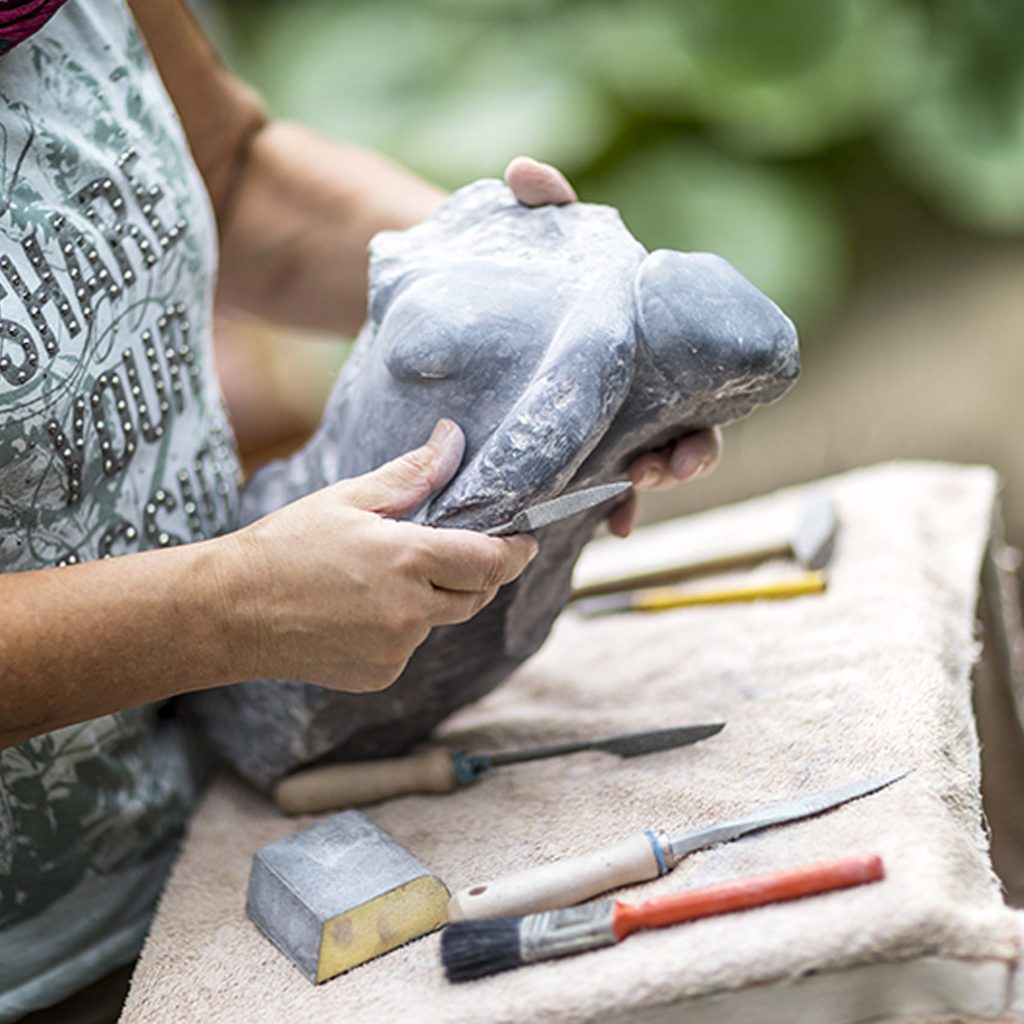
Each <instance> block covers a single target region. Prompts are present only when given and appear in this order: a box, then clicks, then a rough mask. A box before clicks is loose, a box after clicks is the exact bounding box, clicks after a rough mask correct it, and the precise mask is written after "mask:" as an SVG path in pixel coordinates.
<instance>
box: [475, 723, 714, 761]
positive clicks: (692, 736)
mask: <svg viewBox="0 0 1024 1024" xmlns="http://www.w3.org/2000/svg"><path fill="white" fill-rule="evenodd" d="M724 728H725V722H709V723H708V724H706V725H679V726H673V727H672V728H669V729H649V730H647V731H646V732H632V733H624V734H622V735H619V736H606V737H604V738H603V739H597V740H578V741H574V742H571V743H558V744H556V745H554V746H550V747H532V748H530V749H529V750H509V751H503V752H501V753H498V754H470V755H468V756H469V757H471V758H473V759H480V760H482V759H486V760H487V766H488V767H497V766H499V765H505V764H517V763H519V762H521V761H538V760H540V759H541V758H545V757H561V756H563V755H565V754H575V753H578V752H579V751H583V750H599V751H603V752H604V753H607V754H618V756H619V757H640V756H642V755H644V754H657V753H659V752H660V751H663V750H673V749H675V748H676V747H685V746H688V745H689V744H691V743H697V742H699V741H700V740H703V739H707V738H708V737H709V736H714V735H715V734H716V733H719V732H721V731H722V730H723V729H724Z"/></svg>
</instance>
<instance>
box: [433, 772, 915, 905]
mask: <svg viewBox="0 0 1024 1024" xmlns="http://www.w3.org/2000/svg"><path fill="white" fill-rule="evenodd" d="M908 772H909V769H908V770H905V771H900V772H893V773H891V774H889V775H881V776H879V777H877V778H873V779H863V780H861V781H858V782H851V783H847V784H846V785H844V786H838V787H836V788H835V789H828V790H825V791H824V792H822V793H816V794H813V795H811V796H804V797H799V798H797V799H795V800H781V801H778V802H775V803H771V804H767V805H765V806H763V807H760V808H758V809H757V810H755V811H752V812H751V813H750V814H747V815H744V816H743V817H742V818H735V819H733V820H732V821H724V822H720V823H718V824H715V825H710V826H708V827H707V828H702V829H698V830H697V831H696V832H684V833H682V834H681V835H677V836H668V835H666V834H665V833H664V832H660V831H652V830H648V831H646V832H640V833H639V834H637V835H633V836H630V837H629V838H628V839H624V840H622V842H619V843H616V844H615V845H614V846H608V847H606V848H605V849H603V850H598V851H596V852H594V853H585V854H583V855H581V856H579V857H570V858H568V859H566V860H560V861H555V862H554V863H552V864H542V865H540V866H538V867H535V868H527V869H526V870H525V871H519V872H516V873H515V874H511V875H505V876H504V877H503V878H500V879H498V880H496V881H493V882H486V883H481V884H478V885H473V886H469V887H467V888H465V889H460V890H459V891H458V892H456V893H455V895H454V896H452V898H451V900H450V902H449V903H448V920H449V921H470V920H478V919H480V918H488V917H510V916H518V915H520V914H533V913H536V912H537V911H540V910H555V909H558V908H561V907H568V906H572V904H574V903H580V902H582V901H583V900H586V899H590V897H591V896H597V895H598V894H600V893H603V892H608V891H609V890H611V889H618V888H620V887H621V886H624V885H630V884H632V883H634V882H647V881H650V880H651V879H654V878H658V877H659V876H660V875H665V874H668V872H669V871H671V870H672V868H674V867H675V866H676V865H677V864H678V863H679V862H680V861H681V860H682V859H683V858H684V857H685V856H686V855H687V854H690V853H694V852H695V851H697V850H705V849H707V848H708V847H710V846H717V845H718V844H719V843H729V842H732V840H734V839H739V838H740V837H741V836H745V835H748V834H750V833H751V832H759V831H760V830H761V829H765V828H770V827H772V826H773V825H782V824H784V823H785V822H790V821H799V820H800V819H801V818H809V817H811V816H813V815H815V814H821V813H822V812H823V811H828V810H831V809H832V808H833V807H839V806H840V805H841V804H845V803H848V802H849V801H850V800H856V799H857V798H858V797H862V796H867V794H868V793H874V792H876V791H877V790H879V789H884V788H885V787H886V786H889V785H892V783H894V782H896V781H897V780H899V779H902V778H903V777H904V776H905V775H907V774H908Z"/></svg>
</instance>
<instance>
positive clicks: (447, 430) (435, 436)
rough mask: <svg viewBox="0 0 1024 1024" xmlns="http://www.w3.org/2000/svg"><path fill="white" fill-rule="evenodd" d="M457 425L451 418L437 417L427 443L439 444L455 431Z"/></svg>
mask: <svg viewBox="0 0 1024 1024" xmlns="http://www.w3.org/2000/svg"><path fill="white" fill-rule="evenodd" d="M457 429H458V427H457V426H456V425H455V422H454V421H453V420H449V419H439V420H438V421H437V424H436V426H435V427H434V432H433V433H432V434H431V435H430V440H429V441H428V442H427V444H433V445H441V444H444V442H445V441H447V440H448V438H450V437H451V436H452V434H454V433H455V431H456V430H457Z"/></svg>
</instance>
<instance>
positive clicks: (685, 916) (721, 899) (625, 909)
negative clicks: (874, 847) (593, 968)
mask: <svg viewBox="0 0 1024 1024" xmlns="http://www.w3.org/2000/svg"><path fill="white" fill-rule="evenodd" d="M884 877H885V869H884V867H883V865H882V858H881V857H879V856H878V855H877V854H873V853H871V854H861V855H858V856H853V857H844V858H842V859H841V860H834V861H827V862H825V863H822V864H811V865H809V866H808V867H803V868H796V869H794V870H792V871H777V872H775V873H774V874H770V875H756V876H754V877H753V878H741V879H739V880H737V881H735V882H724V883H723V884H721V885H713V886H710V887H708V888H706V889H693V890H691V891H690V892H681V893H676V894H675V895H673V896H663V897H661V898H660V899H656V900H650V901H648V902H647V903H637V904H626V903H618V902H616V906H615V918H614V925H613V927H614V930H615V936H616V938H618V939H624V938H625V937H626V936H627V935H629V934H630V933H631V932H634V931H636V930H637V929H638V928H660V927H663V926H664V925H669V924H679V923H680V922H682V921H692V920H694V919H695V918H698V917H709V916H711V915H712V914H727V913H729V912H730V911H733V910H748V909H750V908H751V907H760V906H763V905H764V904H766V903H781V902H783V901H784V900H795V899H799V898H800V897H801V896H812V895H816V894H817V893H823V892H831V891H832V890H833V889H846V888H849V887H850V886H853V885H863V884H864V883H865V882H876V881H878V880H879V879H881V878H884Z"/></svg>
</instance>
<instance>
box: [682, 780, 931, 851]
mask: <svg viewBox="0 0 1024 1024" xmlns="http://www.w3.org/2000/svg"><path fill="white" fill-rule="evenodd" d="M912 770H913V769H910V768H907V769H905V770H903V771H900V772H892V773H891V774H889V775H880V776H878V777H877V778H874V779H862V780H861V781H859V782H850V783H847V784H846V785H844V786H836V787H835V788H834V789H827V790H825V791H824V792H823V793H816V794H813V795H811V796H805V797H798V798H797V799H795V800H779V801H776V802H775V803H770V804H766V805H765V806H764V807H759V808H758V809H757V810H756V811H752V812H751V813H750V814H747V815H745V816H744V817H742V818H736V819H734V820H733V821H725V822H721V823H720V824H717V825H711V826H709V827H708V828H702V829H698V830H697V831H696V832H684V833H682V834H681V835H678V836H673V837H672V838H671V839H670V840H669V844H668V845H669V849H670V850H671V852H672V856H673V857H674V858H675V859H677V860H678V859H679V858H680V857H685V856H686V855H687V854H688V853H693V852H694V851H695V850H705V849H707V848H708V847H709V846H717V845H718V844H719V843H728V842H731V841H732V840H733V839H739V838H740V837H741V836H745V835H748V834H749V833H751V832H758V831H760V830H761V829H763V828H771V827H772V826H773V825H782V824H784V823H785V822H787V821H799V820H800V819H801V818H810V817H813V816H814V815H815V814H821V813H822V812H823V811H828V810H831V809H832V808H833V807H839V806H840V805H842V804H845V803H849V802H850V801H851V800H856V799H857V798H858V797H862V796H867V795H868V793H875V792H877V791H878V790H880V789H884V788H885V787H886V786H891V785H892V784H893V783H894V782H897V781H898V780H899V779H902V778H903V777H904V776H905V775H909V774H910V772H911V771H912Z"/></svg>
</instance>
